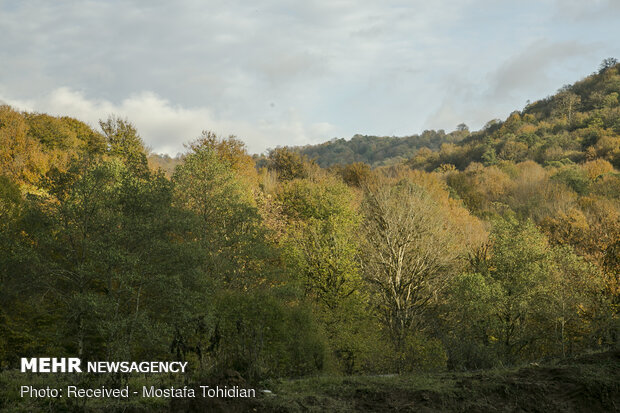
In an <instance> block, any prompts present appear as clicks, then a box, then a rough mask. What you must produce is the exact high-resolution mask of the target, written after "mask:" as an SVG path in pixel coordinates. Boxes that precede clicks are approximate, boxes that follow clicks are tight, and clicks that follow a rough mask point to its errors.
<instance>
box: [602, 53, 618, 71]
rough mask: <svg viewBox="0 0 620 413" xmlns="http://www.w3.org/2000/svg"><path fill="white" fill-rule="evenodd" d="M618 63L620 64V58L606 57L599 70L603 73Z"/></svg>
mask: <svg viewBox="0 0 620 413" xmlns="http://www.w3.org/2000/svg"><path fill="white" fill-rule="evenodd" d="M617 64H618V59H616V58H615V57H608V58H606V59H603V61H602V62H601V65H600V66H599V69H598V72H599V73H603V72H605V71H606V70H607V69H609V68H612V67H614V66H615V65H617Z"/></svg>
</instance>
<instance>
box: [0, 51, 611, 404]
mask: <svg viewBox="0 0 620 413" xmlns="http://www.w3.org/2000/svg"><path fill="white" fill-rule="evenodd" d="M619 71H620V65H618V64H617V63H616V62H615V60H613V59H608V60H606V61H605V62H603V64H602V65H601V68H600V70H599V72H598V73H596V74H593V75H591V76H589V77H587V78H585V79H583V80H581V81H579V82H577V83H575V84H574V85H570V86H565V87H563V88H562V89H560V91H559V92H558V93H557V94H556V95H554V96H552V97H549V98H546V99H543V100H541V101H537V102H534V103H531V104H529V105H528V106H527V107H526V108H525V109H524V110H523V111H519V112H514V113H512V114H511V115H510V116H509V117H508V118H507V119H506V120H505V121H492V122H489V123H488V124H487V126H486V127H485V128H484V129H483V130H481V131H477V132H470V131H469V130H468V129H467V128H466V127H465V126H462V127H459V128H458V130H457V131H455V132H452V133H449V134H445V133H444V132H442V131H439V132H425V133H423V134H422V135H420V136H412V137H408V138H402V139H401V138H381V139H378V138H372V137H363V136H357V137H355V138H354V139H352V140H351V141H344V140H337V141H332V142H329V143H326V144H324V145H319V146H314V147H305V148H302V149H300V150H292V149H289V148H277V149H274V150H272V151H270V152H269V154H268V155H266V156H264V157H262V158H256V157H253V156H251V155H250V154H248V153H247V150H246V149H245V146H244V144H243V143H242V142H241V141H240V140H238V139H236V138H234V137H224V138H223V137H218V136H216V135H214V134H212V133H210V132H204V133H203V135H202V136H201V137H199V138H197V139H196V140H194V141H193V142H191V143H190V144H188V145H187V150H186V152H185V153H184V154H183V156H182V157H180V158H170V157H164V156H154V155H149V154H148V151H147V150H146V149H145V145H144V142H143V141H142V140H141V138H140V136H139V133H138V131H137V130H136V129H135V128H134V126H133V125H132V124H131V123H130V122H129V121H128V120H125V119H120V118H116V117H110V118H108V119H107V120H103V121H101V122H100V125H99V128H98V129H94V128H92V127H90V126H89V125H86V124H85V123H83V122H80V121H79V120H76V119H72V118H69V117H54V116H49V115H46V114H40V113H28V112H20V111H18V110H15V109H13V108H11V107H9V106H0V303H1V305H0V370H2V371H8V372H10V371H11V370H12V369H15V368H17V367H18V362H19V358H20V357H37V356H41V355H75V356H79V357H81V358H83V359H85V360H184V361H188V362H189V363H190V366H191V371H190V372H189V373H188V377H187V378H186V379H187V380H190V381H191V380H199V379H200V377H207V376H210V375H211V376H214V375H217V374H221V373H222V372H226V371H235V372H238V374H240V375H241V376H242V377H243V378H244V380H247V381H248V382H251V383H258V382H260V381H261V380H265V379H269V378H277V377H301V376H306V375H312V374H317V373H332V374H342V375H351V374H384V373H409V372H416V371H441V370H446V369H450V370H471V369H481V368H491V367H496V366H506V365H518V364H520V363H525V362H534V361H540V360H543V359H548V358H552V357H569V356H574V355H577V354H582V353H584V352H586V351H590V350H604V349H609V348H614V347H617V346H618V340H619V337H618V333H619V328H620V325H619V320H618V305H619V304H620V301H619V288H620V284H619V276H620V172H619V170H620V104H619V100H618V95H619V93H620V73H619ZM315 156H316V157H317V160H316V161H315V160H312V159H310V158H313V157H315ZM388 158H389V159H391V160H390V161H387V159H388ZM338 164H340V165H338ZM382 165H383V166H382ZM325 167H329V168H325ZM105 380H110V381H111V382H114V383H119V382H123V381H126V380H128V378H127V377H125V376H122V375H119V376H110V377H107V378H106V379H105ZM5 403H8V402H5ZM7 406H9V405H8V404H7V405H6V406H0V407H7ZM9 407H10V406H9ZM7 408H8V407H7Z"/></svg>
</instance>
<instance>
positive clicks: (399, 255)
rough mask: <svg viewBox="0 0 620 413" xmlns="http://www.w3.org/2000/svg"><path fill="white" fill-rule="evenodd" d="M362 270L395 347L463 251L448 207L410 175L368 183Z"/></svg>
mask: <svg viewBox="0 0 620 413" xmlns="http://www.w3.org/2000/svg"><path fill="white" fill-rule="evenodd" d="M363 212H364V222H363V224H362V228H363V229H364V233H365V243H364V245H363V252H362V258H363V270H364V275H365V279H366V280H367V281H368V283H369V284H370V285H371V287H372V291H373V293H374V301H375V305H376V307H377V310H378V312H379V313H380V315H381V320H382V323H383V325H384V326H385V328H386V330H387V331H388V333H389V335H390V337H391V340H392V343H393V345H394V347H395V349H396V351H402V350H403V349H404V346H405V343H406V339H407V337H408V336H409V335H410V333H411V332H412V331H413V330H414V329H420V328H422V327H423V321H424V319H423V316H424V315H425V313H426V312H427V310H428V309H429V308H430V307H431V305H432V304H433V302H434V301H435V299H436V298H437V295H438V293H439V292H440V291H441V290H442V289H443V288H444V287H445V286H446V284H447V283H448V282H449V280H450V279H451V276H452V275H453V270H454V267H455V264H456V263H457V262H458V260H459V258H460V257H461V254H462V253H463V252H464V251H463V248H464V245H463V243H461V242H460V240H459V238H460V237H459V236H458V234H459V231H455V230H454V227H453V225H452V223H453V221H452V220H451V217H450V211H449V209H447V208H442V206H441V205H440V204H438V202H437V201H436V200H435V199H433V198H432V197H431V196H430V194H429V193H428V191H427V190H425V189H424V188H423V187H421V186H419V185H416V184H414V183H413V182H411V181H409V180H401V181H400V182H397V183H396V184H389V183H387V182H382V183H380V184H379V185H376V186H374V187H371V188H368V190H367V192H366V197H365V201H364V204H363Z"/></svg>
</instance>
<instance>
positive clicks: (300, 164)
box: [268, 148, 308, 181]
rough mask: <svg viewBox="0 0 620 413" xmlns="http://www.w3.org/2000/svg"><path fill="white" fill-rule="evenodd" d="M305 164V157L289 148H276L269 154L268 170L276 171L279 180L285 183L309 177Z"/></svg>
mask: <svg viewBox="0 0 620 413" xmlns="http://www.w3.org/2000/svg"><path fill="white" fill-rule="evenodd" d="M304 163H305V159H304V157H302V156H301V155H300V154H299V153H297V152H293V151H291V150H290V149H288V148H276V149H274V150H272V151H271V152H269V163H268V168H269V169H270V170H274V171H276V172H277V174H278V178H279V179H280V180H283V181H290V180H292V179H296V178H305V177H307V176H308V172H307V170H306V166H305V165H304Z"/></svg>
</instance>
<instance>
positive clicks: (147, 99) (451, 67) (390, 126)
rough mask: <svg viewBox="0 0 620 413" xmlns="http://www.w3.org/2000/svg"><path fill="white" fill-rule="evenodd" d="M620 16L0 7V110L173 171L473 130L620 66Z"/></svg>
mask: <svg viewBox="0 0 620 413" xmlns="http://www.w3.org/2000/svg"><path fill="white" fill-rule="evenodd" d="M618 22H620V0H590V1H583V0H536V1H530V0H522V1H514V0H511V1H504V0H458V1H457V0H425V1H418V0H409V1H392V0H382V1H377V0H355V1H353V0H316V1H315V0H304V1H303V2H294V1H283V0H267V1H235V0H226V1H219V0H206V1H205V0H175V1H170V0H166V1H163V0H149V1H137V0H134V1H128V0H124V1H120V0H119V1H117V0H106V1H102V0H85V1H84V0H83V1H64V0H55V1H44V0H41V1H37V0H19V1H18V0H0V102H4V103H7V104H9V105H11V106H13V107H15V108H17V109H20V110H28V111H37V112H45V113H49V114H53V115H63V116H64V115H68V116H73V117H76V118H78V119H80V120H83V121H85V122H87V123H89V124H90V125H92V126H93V127H98V120H99V119H105V118H107V117H108V116H110V115H116V116H120V117H123V118H127V119H128V120H129V121H131V122H132V123H133V124H134V125H135V126H136V127H137V129H138V131H139V133H140V135H141V136H142V138H143V139H144V141H145V142H146V144H147V146H148V147H149V148H150V149H151V150H152V151H154V152H157V153H168V154H170V155H175V154H177V153H179V152H182V151H183V150H184V146H183V144H184V143H187V142H189V141H191V140H193V139H195V138H197V137H198V136H200V133H201V131H203V130H210V131H213V132H215V133H217V134H220V135H222V136H228V135H235V136H237V137H238V138H239V139H241V140H243V141H244V142H245V143H246V144H247V146H248V149H249V151H250V152H252V153H261V152H264V151H265V150H266V149H268V148H275V147H276V146H285V145H306V144H316V143H320V142H324V141H328V140H330V139H333V138H347V139H348V138H350V137H352V136H353V135H355V134H364V135H379V136H407V135H413V134H417V133H421V132H422V131H424V130H425V129H444V130H446V131H452V130H454V129H455V128H456V126H457V125H458V124H460V123H466V124H467V125H468V126H469V127H470V129H471V130H477V129H480V128H481V127H483V126H484V124H485V123H486V122H488V121H489V120H491V119H495V118H499V119H504V118H506V117H507V116H508V114H509V113H510V112H512V111H514V110H521V109H523V107H524V106H525V105H526V103H527V101H528V100H531V101H535V100H537V99H541V98H544V97H546V96H548V95H551V94H553V93H555V91H557V89H559V88H560V87H562V86H563V85H565V84H568V83H573V82H575V81H577V80H579V79H582V78H583V77H585V76H587V75H589V74H591V73H592V72H595V71H596V70H597V69H598V66H599V64H600V62H601V61H602V60H603V59H604V58H607V57H617V58H620V42H618V38H619V35H620V24H618Z"/></svg>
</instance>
